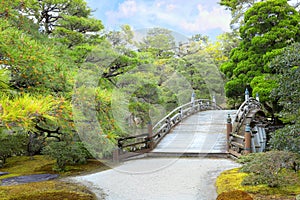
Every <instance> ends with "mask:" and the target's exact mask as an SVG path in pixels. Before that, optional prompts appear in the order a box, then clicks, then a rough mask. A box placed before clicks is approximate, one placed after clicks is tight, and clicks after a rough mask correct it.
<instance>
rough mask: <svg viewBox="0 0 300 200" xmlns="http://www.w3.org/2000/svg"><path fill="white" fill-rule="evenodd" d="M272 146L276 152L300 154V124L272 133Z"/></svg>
mask: <svg viewBox="0 0 300 200" xmlns="http://www.w3.org/2000/svg"><path fill="white" fill-rule="evenodd" d="M270 146H271V148H272V149H275V150H280V151H283V150H286V151H291V152H295V153H300V123H299V124H294V125H288V126H285V127H284V128H282V129H278V130H276V131H275V132H274V133H272V135H271V139H270Z"/></svg>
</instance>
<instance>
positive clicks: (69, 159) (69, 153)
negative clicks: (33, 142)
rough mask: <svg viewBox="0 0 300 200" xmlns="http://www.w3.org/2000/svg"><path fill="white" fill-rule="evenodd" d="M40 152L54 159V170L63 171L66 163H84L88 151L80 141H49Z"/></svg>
mask: <svg viewBox="0 0 300 200" xmlns="http://www.w3.org/2000/svg"><path fill="white" fill-rule="evenodd" d="M42 153H43V154H45V155H49V156H50V157H52V158H54V159H56V164H57V166H56V168H54V170H57V171H64V170H65V168H66V165H67V164H83V163H86V161H87V158H88V153H87V151H86V149H85V148H84V146H83V144H82V143H81V142H74V143H68V142H65V141H61V142H51V143H50V144H49V145H48V146H46V147H45V148H44V149H43V150H42Z"/></svg>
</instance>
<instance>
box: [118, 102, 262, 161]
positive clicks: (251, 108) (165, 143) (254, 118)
mask: <svg viewBox="0 0 300 200" xmlns="http://www.w3.org/2000/svg"><path fill="white" fill-rule="evenodd" d="M226 118H227V120H226ZM267 124H268V122H267V121H266V117H265V115H264V113H263V111H262V109H261V105H260V103H259V101H258V100H256V99H254V98H249V97H246V100H245V102H244V103H243V104H242V105H241V107H240V108H239V110H222V108H221V107H220V106H218V105H217V104H216V102H215V100H209V99H198V100H192V101H191V102H190V103H187V104H185V105H182V106H179V107H177V108H176V109H174V110H173V111H172V112H170V113H169V114H168V115H167V116H165V117H164V118H163V119H161V120H160V121H159V122H158V123H156V124H155V125H154V126H152V125H151V124H149V126H148V133H145V134H140V135H135V136H129V137H124V138H120V139H119V140H118V149H117V150H116V151H115V152H114V161H119V160H122V159H126V158H129V157H132V156H137V155H139V154H144V155H147V156H168V157H169V156H206V155H208V156H227V155H228V154H231V155H234V156H240V155H242V154H246V153H249V152H260V151H264V150H265V148H266V142H267V132H266V126H267ZM145 153H146V154H145Z"/></svg>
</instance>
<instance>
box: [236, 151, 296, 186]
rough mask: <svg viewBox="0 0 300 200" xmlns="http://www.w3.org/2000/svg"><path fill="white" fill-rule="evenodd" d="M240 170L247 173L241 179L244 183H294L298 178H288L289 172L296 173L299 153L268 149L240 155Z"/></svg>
mask: <svg viewBox="0 0 300 200" xmlns="http://www.w3.org/2000/svg"><path fill="white" fill-rule="evenodd" d="M240 162H241V163H243V164H244V165H243V167H242V169H241V171H242V172H246V173H249V176H247V177H246V178H245V179H244V180H243V184H245V185H260V184H267V185H268V186H269V187H281V186H284V185H286V184H294V183H296V182H298V181H299V180H294V179H292V178H289V176H290V173H295V174H297V171H298V170H299V167H300V156H299V154H296V153H292V152H288V151H269V152H266V153H256V154H252V155H250V156H246V157H242V158H241V159H240Z"/></svg>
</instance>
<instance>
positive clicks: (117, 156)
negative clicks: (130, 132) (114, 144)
mask: <svg viewBox="0 0 300 200" xmlns="http://www.w3.org/2000/svg"><path fill="white" fill-rule="evenodd" d="M113 162H114V163H119V162H120V148H115V149H114V151H113Z"/></svg>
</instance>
